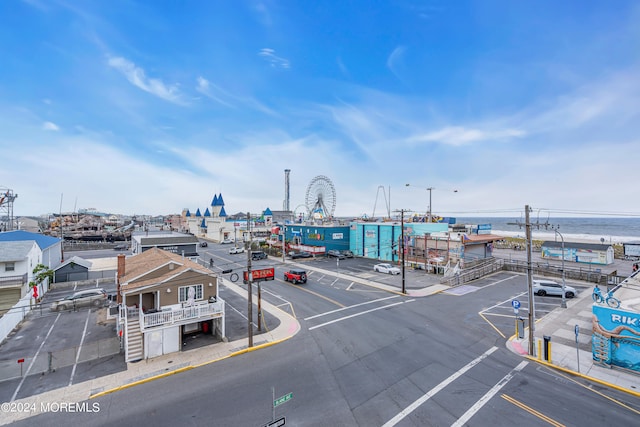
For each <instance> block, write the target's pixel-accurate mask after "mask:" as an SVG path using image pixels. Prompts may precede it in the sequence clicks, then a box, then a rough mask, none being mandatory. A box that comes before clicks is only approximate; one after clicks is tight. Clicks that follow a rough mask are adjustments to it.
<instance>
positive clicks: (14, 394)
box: [10, 313, 62, 402]
mask: <svg viewBox="0 0 640 427" xmlns="http://www.w3.org/2000/svg"><path fill="white" fill-rule="evenodd" d="M61 314H62V313H58V315H57V316H56V320H54V321H53V324H52V325H51V327H50V328H49V332H47V335H46V336H45V337H44V339H43V340H42V343H40V347H38V351H36V355H35V356H33V359H31V363H29V367H28V368H27V372H25V374H24V376H23V377H22V380H20V384H18V387H17V388H16V391H14V392H13V396H11V400H10V402H13V401H14V400H16V396H17V395H18V392H19V391H20V388H21V387H22V384H24V380H25V379H27V377H28V376H29V371H31V368H33V364H34V363H36V359H37V358H38V354H40V350H42V346H43V345H44V343H45V342H47V338H49V335H51V331H53V327H54V326H55V325H56V322H57V321H58V319H59V318H60V315H61Z"/></svg>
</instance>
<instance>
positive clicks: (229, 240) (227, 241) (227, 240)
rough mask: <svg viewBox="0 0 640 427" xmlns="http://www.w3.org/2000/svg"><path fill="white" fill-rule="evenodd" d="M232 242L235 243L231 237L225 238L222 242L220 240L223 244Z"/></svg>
mask: <svg viewBox="0 0 640 427" xmlns="http://www.w3.org/2000/svg"><path fill="white" fill-rule="evenodd" d="M231 243H233V240H231V239H224V240H223V241H222V242H220V244H222V245H228V244H231Z"/></svg>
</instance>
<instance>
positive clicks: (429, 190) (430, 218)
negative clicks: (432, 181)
mask: <svg viewBox="0 0 640 427" xmlns="http://www.w3.org/2000/svg"><path fill="white" fill-rule="evenodd" d="M404 186H405V187H417V186H415V185H411V184H405V185H404ZM417 188H423V189H425V190H427V191H428V192H429V210H428V213H427V215H428V222H431V220H432V218H433V216H432V215H433V207H432V204H431V192H432V191H433V190H435V187H417ZM452 191H453V192H454V193H457V192H458V190H452Z"/></svg>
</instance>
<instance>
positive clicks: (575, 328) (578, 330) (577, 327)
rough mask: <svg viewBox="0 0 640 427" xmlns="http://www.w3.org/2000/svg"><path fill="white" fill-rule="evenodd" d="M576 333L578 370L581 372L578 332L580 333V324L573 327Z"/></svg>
mask: <svg viewBox="0 0 640 427" xmlns="http://www.w3.org/2000/svg"><path fill="white" fill-rule="evenodd" d="M573 331H574V332H575V333H576V361H577V362H578V372H580V347H578V334H580V326H578V325H576V326H575V327H574V328H573Z"/></svg>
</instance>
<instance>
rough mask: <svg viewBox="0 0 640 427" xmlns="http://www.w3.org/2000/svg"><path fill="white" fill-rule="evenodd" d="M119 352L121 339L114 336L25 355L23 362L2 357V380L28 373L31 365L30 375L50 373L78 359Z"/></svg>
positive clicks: (84, 360) (88, 358)
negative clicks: (30, 355) (34, 355)
mask: <svg viewBox="0 0 640 427" xmlns="http://www.w3.org/2000/svg"><path fill="white" fill-rule="evenodd" d="M78 352H79V354H78ZM118 353H120V339H119V338H118V337H112V338H106V339H102V340H99V341H92V342H87V343H84V344H83V345H82V347H79V346H78V347H71V348H65V349H62V350H55V351H47V352H45V351H43V352H41V353H39V354H38V357H36V358H35V359H34V358H33V357H24V362H23V363H22V364H20V363H18V360H17V359H15V358H14V359H12V360H7V359H0V381H6V380H11V379H15V378H20V377H21V376H22V375H26V374H27V370H28V369H29V366H31V369H30V370H29V375H41V374H48V373H51V372H55V371H56V370H57V369H60V368H64V367H66V366H72V365H73V364H75V363H76V360H77V362H78V363H82V362H88V361H90V360H95V359H100V358H102V357H107V356H113V355H114V354H118ZM20 365H22V366H20Z"/></svg>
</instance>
